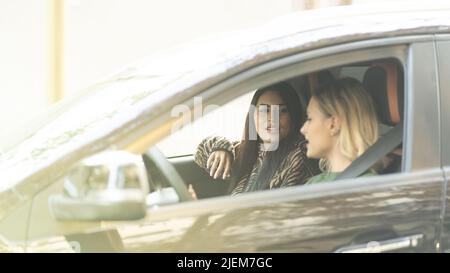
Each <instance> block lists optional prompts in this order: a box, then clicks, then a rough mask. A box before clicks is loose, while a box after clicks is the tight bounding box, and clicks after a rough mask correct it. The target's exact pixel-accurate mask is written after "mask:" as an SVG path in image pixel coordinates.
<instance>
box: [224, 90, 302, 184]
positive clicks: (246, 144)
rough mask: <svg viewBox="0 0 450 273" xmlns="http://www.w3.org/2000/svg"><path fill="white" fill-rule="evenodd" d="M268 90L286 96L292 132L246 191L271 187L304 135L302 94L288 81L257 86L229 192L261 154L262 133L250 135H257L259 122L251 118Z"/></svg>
mask: <svg viewBox="0 0 450 273" xmlns="http://www.w3.org/2000/svg"><path fill="white" fill-rule="evenodd" d="M267 91H272V92H276V93H277V94H278V95H279V96H280V97H281V98H282V99H283V101H284V103H285V104H286V107H287V110H288V113H289V117H290V119H291V128H290V132H289V135H288V136H287V137H286V138H285V139H283V140H281V141H280V143H279V146H278V148H277V149H276V150H275V151H269V152H268V154H267V156H266V157H265V159H264V162H263V164H262V166H261V168H260V171H259V174H258V176H257V177H258V178H257V181H258V182H257V183H254V185H253V187H251V188H247V187H246V188H244V190H243V191H255V190H262V189H267V188H269V183H270V181H271V179H272V177H273V175H274V174H275V172H276V171H277V169H278V168H279V165H280V163H281V162H282V160H283V159H284V158H285V157H286V156H287V154H288V153H289V152H290V151H291V150H292V148H293V146H294V145H295V142H296V140H298V139H299V138H301V137H303V136H301V135H300V133H299V130H300V126H301V125H302V124H303V122H304V120H305V114H304V109H302V106H301V103H300V100H299V97H298V95H297V93H296V92H295V90H294V89H293V88H292V86H291V85H290V84H288V83H286V82H279V83H276V84H273V85H270V86H267V87H264V88H261V89H258V90H257V91H256V92H255V94H254V95H253V98H252V101H251V103H250V109H249V111H248V113H247V117H246V120H245V128H244V134H243V137H242V140H241V142H240V144H239V146H238V148H237V151H236V160H235V162H234V164H233V168H232V169H233V170H234V171H233V174H232V178H231V183H230V189H229V191H230V192H232V191H233V189H234V188H235V187H236V186H237V184H238V183H239V181H240V180H241V179H242V178H243V177H244V176H246V175H249V174H250V173H251V171H252V169H253V166H254V164H255V162H256V159H257V157H258V148H259V145H260V143H261V142H262V140H261V138H260V137H259V136H257V139H256V140H252V139H250V137H249V136H252V135H253V136H254V135H257V133H256V126H255V124H254V122H251V120H250V119H253V115H254V111H255V109H256V105H257V103H258V100H259V98H260V97H261V96H262V95H263V94H264V93H265V92H267Z"/></svg>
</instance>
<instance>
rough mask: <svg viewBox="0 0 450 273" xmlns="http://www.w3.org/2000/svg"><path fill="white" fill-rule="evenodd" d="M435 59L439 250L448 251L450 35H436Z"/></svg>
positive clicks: (449, 223) (449, 235)
mask: <svg viewBox="0 0 450 273" xmlns="http://www.w3.org/2000/svg"><path fill="white" fill-rule="evenodd" d="M436 40H437V41H436V45H437V46H436V50H437V55H436V57H437V58H436V59H437V61H438V67H439V91H440V94H439V95H440V105H439V107H440V110H441V124H442V132H441V143H442V161H443V162H442V165H443V168H444V175H445V180H446V181H445V185H444V189H445V192H446V196H445V198H444V205H443V213H442V224H443V226H442V228H443V229H442V244H441V248H440V249H441V250H442V251H444V252H450V214H449V202H448V200H449V197H450V191H449V189H448V183H449V177H450V142H449V141H448V140H449V139H450V111H449V109H450V79H449V77H448V75H449V73H450V36H449V35H437V39H436Z"/></svg>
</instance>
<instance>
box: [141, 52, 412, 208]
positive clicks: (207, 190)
mask: <svg viewBox="0 0 450 273" xmlns="http://www.w3.org/2000/svg"><path fill="white" fill-rule="evenodd" d="M343 77H352V78H355V79H357V80H359V81H360V82H362V83H363V85H364V86H365V88H366V90H367V91H368V92H369V93H370V94H371V96H372V98H373V101H374V104H375V108H376V111H377V115H378V120H379V128H380V138H379V141H378V142H377V143H375V144H374V145H373V146H372V147H371V148H370V149H368V150H367V151H366V153H364V154H363V155H362V156H360V158H358V159H357V160H355V161H354V162H353V164H351V166H350V167H349V168H348V169H347V170H345V171H344V172H343V174H342V176H340V177H339V179H343V178H355V177H358V176H359V174H362V173H363V172H365V171H367V170H368V169H370V168H371V167H373V166H377V169H376V170H377V173H378V174H379V175H382V174H391V173H397V172H401V170H402V153H403V151H402V137H403V123H402V120H403V109H404V74H403V68H402V65H401V64H400V63H399V62H398V61H397V60H395V59H383V60H376V61H367V62H361V63H353V64H348V65H344V66H339V67H332V68H329V69H326V70H321V71H315V72H311V73H308V74H306V75H301V76H298V77H295V78H291V79H289V80H288V82H289V83H290V84H291V85H292V87H294V89H295V90H296V91H297V94H298V96H299V98H300V101H301V103H302V105H303V106H304V108H305V109H306V105H307V103H308V101H309V99H310V97H311V95H312V94H313V92H314V90H315V89H316V88H317V87H318V86H319V85H321V84H324V83H326V82H327V81H330V80H331V79H338V78H343ZM394 129H395V130H394ZM372 148H373V149H372ZM152 153H153V156H150V157H148V156H146V155H143V158H144V163H145V166H146V168H147V173H148V176H149V180H152V182H151V184H152V185H151V186H150V188H151V189H152V188H153V189H160V188H164V187H168V186H170V185H171V186H172V187H178V186H179V187H182V186H180V185H179V184H180V183H181V184H183V183H184V184H185V185H186V187H185V189H186V188H187V186H188V185H189V184H191V185H192V186H193V188H194V189H195V192H196V194H197V198H198V199H203V198H209V197H215V196H221V195H226V192H227V189H228V183H227V181H224V180H222V179H216V180H214V179H213V178H211V177H210V176H209V175H208V173H207V172H206V171H205V170H203V169H201V168H200V167H199V166H197V165H196V163H195V162H194V161H193V156H192V155H188V156H177V157H171V158H165V157H164V155H162V154H160V153H158V151H152ZM155 153H156V154H157V155H155ZM147 154H148V153H147ZM154 156H156V157H160V159H161V157H163V158H164V160H162V161H167V163H168V164H165V166H161V165H160V163H157V161H161V160H153V159H154ZM169 165H170V166H169ZM174 175H175V177H176V178H175V180H176V181H175V182H174V181H173V178H172V177H173V176H174ZM169 179H170V180H171V181H169ZM174 183H175V184H177V185H178V186H174V185H173V184H174ZM181 191H183V194H182V195H185V194H187V193H186V191H185V190H184V189H183V190H181ZM177 192H178V191H177ZM181 199H183V197H182V198H181ZM186 199H189V197H186Z"/></svg>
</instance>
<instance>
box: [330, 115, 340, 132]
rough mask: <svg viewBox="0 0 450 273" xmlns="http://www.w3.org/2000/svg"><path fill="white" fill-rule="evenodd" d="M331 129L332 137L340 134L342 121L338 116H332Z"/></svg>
mask: <svg viewBox="0 0 450 273" xmlns="http://www.w3.org/2000/svg"><path fill="white" fill-rule="evenodd" d="M329 129H330V135H331V136H335V135H337V134H339V131H340V130H341V119H340V118H339V117H336V116H331V117H330V126H329Z"/></svg>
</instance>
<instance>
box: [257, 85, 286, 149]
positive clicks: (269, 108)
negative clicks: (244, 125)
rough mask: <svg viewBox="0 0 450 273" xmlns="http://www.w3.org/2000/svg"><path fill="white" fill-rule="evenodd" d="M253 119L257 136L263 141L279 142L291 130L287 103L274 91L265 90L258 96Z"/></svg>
mask: <svg viewBox="0 0 450 273" xmlns="http://www.w3.org/2000/svg"><path fill="white" fill-rule="evenodd" d="M254 120H255V124H256V131H257V133H258V136H259V137H260V138H261V139H262V141H263V142H264V143H271V144H274V143H275V142H279V141H281V140H283V139H284V138H286V137H287V136H288V135H289V133H290V130H291V117H290V116H289V111H288V108H287V105H286V103H285V102H284V101H283V99H282V98H281V96H280V95H278V93H276V92H274V91H270V90H269V91H266V92H264V93H263V94H262V95H261V97H259V99H258V102H257V104H256V109H255V114H254Z"/></svg>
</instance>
